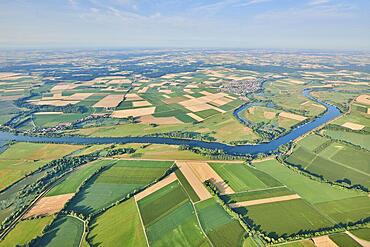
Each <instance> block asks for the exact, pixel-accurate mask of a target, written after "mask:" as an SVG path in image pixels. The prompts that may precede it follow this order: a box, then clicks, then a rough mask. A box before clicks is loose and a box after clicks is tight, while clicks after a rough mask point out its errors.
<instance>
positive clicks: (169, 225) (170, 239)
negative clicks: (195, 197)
mask: <svg viewBox="0 0 370 247" xmlns="http://www.w3.org/2000/svg"><path fill="white" fill-rule="evenodd" d="M138 205H139V208H140V212H141V216H142V219H143V222H144V225H145V229H146V233H147V236H148V240H149V245H150V246H178V245H181V246H209V243H208V241H207V238H206V237H205V236H204V234H203V233H202V231H201V228H200V226H199V225H198V222H197V219H196V217H195V212H194V208H193V206H192V204H191V202H190V200H189V198H188V197H187V195H186V193H185V191H184V189H183V188H182V187H181V185H180V184H179V183H178V182H173V183H171V184H169V185H167V186H165V187H164V188H162V189H160V190H158V191H156V192H154V193H153V194H150V195H148V196H146V197H145V198H143V199H141V200H140V201H139V202H138Z"/></svg>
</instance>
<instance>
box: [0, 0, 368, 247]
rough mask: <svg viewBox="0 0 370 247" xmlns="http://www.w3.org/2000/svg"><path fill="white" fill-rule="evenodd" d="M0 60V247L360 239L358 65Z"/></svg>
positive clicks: (151, 53) (179, 58) (77, 57)
mask: <svg viewBox="0 0 370 247" xmlns="http://www.w3.org/2000/svg"><path fill="white" fill-rule="evenodd" d="M254 4H255V3H254ZM326 4H330V3H326ZM77 5H78V4H77ZM91 11H93V12H94V11H95V10H93V9H91ZM112 11H113V9H112ZM151 18H152V17H151ZM153 20H154V16H153ZM1 54H2V52H0V65H1V66H0V67H1V71H0V130H1V131H0V132H1V133H0V178H1V179H0V223H1V226H0V246H16V245H17V244H18V245H27V244H28V243H31V244H30V246H85V247H86V246H148V247H152V246H153V247H157V246H158V247H159V246H163V247H166V246H189V247H190V246H214V247H218V246H220V247H224V246H230V247H234V246H235V247H238V246H239V247H241V246H243V247H250V246H256V247H257V246H307V247H311V246H315V245H314V242H315V241H316V242H315V243H318V241H320V240H321V241H323V242H325V241H329V242H330V241H331V242H334V243H336V244H337V245H338V246H340V247H341V246H357V245H356V243H355V242H354V239H355V238H353V236H352V237H351V235H350V234H354V235H355V236H357V237H358V238H360V239H363V240H367V241H369V217H370V213H369V212H370V197H369V193H368V192H369V191H368V190H369V188H370V182H369V181H370V179H369V178H370V177H369V176H370V170H369V165H368V164H370V152H369V151H370V146H369V145H370V144H369V143H370V140H369V136H370V135H369V133H370V122H369V113H370V96H369V93H368V92H369V86H370V79H369V78H370V77H369V76H370V73H369V71H368V68H369V67H368V64H369V62H370V59H369V55H368V54H367V53H361V52H356V53H345V52H343V53H334V52H333V53H330V52H324V51H321V52H318V53H316V52H315V51H300V52H295V51H289V52H288V51H274V52H272V51H254V50H250V51H244V50H242V49H241V50H235V51H233V50H217V51H216V50H186V49H184V50H176V49H174V50H165V49H163V50H155V49H147V50H141V51H140V52H138V51H137V50H127V51H119V50H117V51H114V50H105V49H102V50H99V51H87V50H86V51H79V50H74V51H58V52H57V51H55V52H44V51H36V50H35V51H33V52H30V53H28V52H27V51H24V52H22V53H14V54H13V53H12V56H2V55H1ZM315 98H317V99H319V100H316V99H315ZM320 100H321V101H322V102H321V101H320ZM324 103H329V104H331V105H332V106H331V105H325V104H324ZM334 106H335V107H334ZM336 107H337V108H336ZM338 109H339V110H340V112H339V111H338ZM316 121H317V122H316ZM320 121H323V122H320ZM313 122H315V123H320V125H321V123H322V124H323V125H321V126H319V127H317V128H316V127H315V126H316V125H311V124H312V123H313ZM312 126H314V127H315V128H313V127H312ZM306 128H307V129H306ZM291 131H294V133H293V134H298V135H299V137H298V138H297V139H296V138H295V137H294V138H291V136H292V135H289V136H287V137H284V135H285V134H288V133H291ZM307 131H308V132H307ZM298 135H297V136H298ZM92 137H95V138H92ZM102 137H105V138H102ZM110 137H119V138H110ZM120 137H122V138H120ZM131 137H134V138H131ZM280 137H282V138H280ZM163 138H166V139H163ZM277 138H279V139H277ZM178 139H187V140H178ZM18 140H21V141H22V142H18ZM136 140H138V141H137V143H131V141H135V142H136ZM23 141H29V142H23ZM36 142H37V143H36ZM75 143H81V144H80V145H76V144H75ZM165 143H168V144H165ZM255 144H262V145H255ZM275 144H278V145H275ZM282 144H284V145H283V146H281V145H282ZM272 147H273V148H272ZM265 148H266V149H265ZM264 150H267V151H264ZM234 151H236V152H237V153H238V154H239V153H240V154H241V156H237V155H236V153H234ZM254 151H256V153H255V152H254ZM317 245H318V246H319V244H317Z"/></svg>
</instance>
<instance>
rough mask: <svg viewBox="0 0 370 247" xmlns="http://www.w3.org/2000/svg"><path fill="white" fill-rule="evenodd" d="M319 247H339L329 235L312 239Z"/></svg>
mask: <svg viewBox="0 0 370 247" xmlns="http://www.w3.org/2000/svg"><path fill="white" fill-rule="evenodd" d="M312 240H313V242H314V243H315V245H316V246H317V247H338V245H336V244H335V243H334V242H333V240H331V239H330V238H329V237H328V236H327V235H326V236H321V237H315V238H312Z"/></svg>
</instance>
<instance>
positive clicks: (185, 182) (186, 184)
mask: <svg viewBox="0 0 370 247" xmlns="http://www.w3.org/2000/svg"><path fill="white" fill-rule="evenodd" d="M175 173H176V177H177V179H178V180H179V181H180V183H181V185H182V187H183V188H184V189H185V191H186V193H187V194H188V195H189V197H190V199H191V201H192V202H198V201H199V200H200V198H199V197H198V195H197V193H195V191H194V189H193V187H191V185H190V184H189V182H188V180H186V178H185V176H184V174H182V172H181V171H180V169H177V170H176V171H175Z"/></svg>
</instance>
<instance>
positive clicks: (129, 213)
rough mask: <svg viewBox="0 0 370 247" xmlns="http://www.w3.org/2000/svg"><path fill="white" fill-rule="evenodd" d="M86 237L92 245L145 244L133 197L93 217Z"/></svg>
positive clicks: (141, 246)
mask: <svg viewBox="0 0 370 247" xmlns="http://www.w3.org/2000/svg"><path fill="white" fill-rule="evenodd" d="M117 229H119V231H117ZM87 239H88V240H89V242H90V243H92V244H93V245H102V246H115V245H117V243H125V246H127V247H136V246H138V247H145V246H147V243H146V239H145V233H144V229H143V226H142V224H141V220H140V215H139V211H138V208H137V206H136V202H135V199H134V198H131V199H129V200H128V201H125V202H123V203H120V204H118V205H116V206H114V207H112V208H110V209H108V210H107V211H106V212H104V213H103V214H102V215H99V216H98V217H97V218H96V219H94V220H93V222H92V225H91V231H90V232H89V235H88V236H87Z"/></svg>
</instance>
